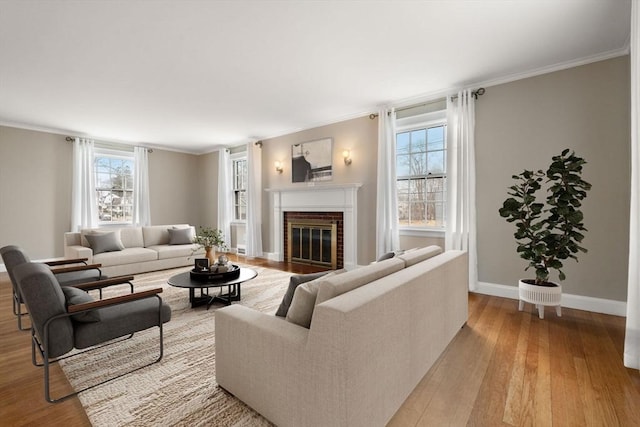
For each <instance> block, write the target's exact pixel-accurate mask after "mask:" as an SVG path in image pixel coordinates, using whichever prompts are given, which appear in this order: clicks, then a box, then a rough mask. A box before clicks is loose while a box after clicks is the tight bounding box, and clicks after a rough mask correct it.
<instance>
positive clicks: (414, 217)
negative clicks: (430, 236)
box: [410, 203, 426, 227]
mask: <svg viewBox="0 0 640 427" xmlns="http://www.w3.org/2000/svg"><path fill="white" fill-rule="evenodd" d="M410 215H411V225H414V226H422V227H424V226H425V225H426V223H425V220H424V218H425V204H424V203H412V204H411V211H410Z"/></svg>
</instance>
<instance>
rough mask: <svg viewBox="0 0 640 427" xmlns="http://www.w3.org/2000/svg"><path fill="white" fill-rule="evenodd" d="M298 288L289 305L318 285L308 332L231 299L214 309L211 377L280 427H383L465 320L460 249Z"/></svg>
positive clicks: (429, 251) (423, 252) (400, 259)
mask: <svg viewBox="0 0 640 427" xmlns="http://www.w3.org/2000/svg"><path fill="white" fill-rule="evenodd" d="M309 283H312V282H309ZM302 286H303V285H299V286H298V288H296V290H295V293H294V297H293V301H292V303H291V308H289V311H291V310H295V309H294V305H295V304H296V299H298V298H297V297H298V295H297V294H298V293H302V292H309V291H310V290H311V291H313V290H314V289H315V290H317V294H316V304H315V307H314V308H313V309H312V310H313V311H312V313H311V323H310V327H309V328H308V329H307V328H305V327H303V326H300V325H299V324H296V323H294V322H292V321H291V320H292V319H289V321H288V320H287V319H285V318H282V317H277V316H274V315H269V314H265V313H261V312H258V311H255V310H252V309H249V308H247V307H244V306H242V305H240V304H237V305H232V306H229V307H225V308H222V309H220V310H218V311H217V312H216V316H215V323H216V325H215V329H216V380H217V382H218V384H219V385H220V386H221V387H223V388H224V389H225V390H227V391H229V392H230V393H232V394H234V395H235V396H236V397H238V398H239V399H240V400H242V401H244V402H245V403H247V404H248V405H249V406H251V407H252V408H253V409H255V410H256V411H258V412H259V413H260V414H262V415H263V416H264V417H266V418H267V419H268V420H270V421H271V422H273V423H275V424H276V425H278V426H281V427H286V426H298V427H299V426H314V427H316V426H349V427H355V426H367V427H370V426H384V425H385V424H386V423H387V422H388V421H389V420H390V419H391V417H392V416H393V415H394V413H395V412H396V411H397V410H398V408H399V407H400V406H401V405H402V403H403V402H404V401H405V400H406V398H407V397H408V396H409V394H410V393H411V392H412V390H413V389H414V388H415V387H416V385H417V384H418V382H419V381H420V380H421V379H422V378H423V377H424V375H425V374H426V373H427V371H428V370H429V369H430V368H431V366H432V365H433V364H434V362H435V361H436V359H437V358H438V357H439V356H440V355H441V354H442V352H443V351H444V349H445V348H446V347H447V345H448V344H449V342H451V340H452V339H453V338H454V336H455V335H456V333H457V332H458V331H459V330H460V328H461V327H462V326H463V325H464V324H465V322H466V320H467V313H468V300H467V293H468V260H467V254H466V252H462V251H447V252H445V253H441V250H440V248H436V247H429V248H422V249H418V250H415V251H412V252H409V253H406V254H404V255H399V256H396V257H394V258H391V259H388V260H385V261H381V262H378V263H374V264H371V265H368V266H365V267H360V268H357V269H355V270H351V271H348V272H345V273H341V274H336V275H332V276H329V277H325V278H320V279H316V280H314V284H312V285H310V286H306V288H305V289H303V290H300V289H302ZM287 316H288V317H290V312H289V314H287Z"/></svg>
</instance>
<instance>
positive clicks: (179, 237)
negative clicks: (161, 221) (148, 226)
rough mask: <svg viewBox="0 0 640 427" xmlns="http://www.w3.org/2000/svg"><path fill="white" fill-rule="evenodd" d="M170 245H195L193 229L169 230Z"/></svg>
mask: <svg viewBox="0 0 640 427" xmlns="http://www.w3.org/2000/svg"><path fill="white" fill-rule="evenodd" d="M167 231H168V232H169V244H170V245H188V244H190V243H193V238H194V237H195V236H194V235H193V228H191V227H189V228H175V227H174V228H168V229H167Z"/></svg>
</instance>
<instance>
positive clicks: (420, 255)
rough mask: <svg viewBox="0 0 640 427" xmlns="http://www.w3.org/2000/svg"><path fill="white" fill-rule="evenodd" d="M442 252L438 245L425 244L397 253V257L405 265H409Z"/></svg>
mask: <svg viewBox="0 0 640 427" xmlns="http://www.w3.org/2000/svg"><path fill="white" fill-rule="evenodd" d="M441 253H442V248H441V247H440V246H435V245H433V246H426V247H424V248H420V249H414V250H411V251H406V252H405V253H403V254H402V255H398V258H399V259H401V260H403V261H404V263H405V267H411V266H412V265H415V264H417V263H419V262H422V261H424V260H426V259H429V258H431V257H434V256H436V255H439V254H441Z"/></svg>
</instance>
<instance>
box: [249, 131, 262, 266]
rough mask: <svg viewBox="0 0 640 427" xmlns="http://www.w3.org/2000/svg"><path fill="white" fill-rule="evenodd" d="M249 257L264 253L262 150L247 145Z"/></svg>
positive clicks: (259, 255) (252, 144) (253, 145)
mask: <svg viewBox="0 0 640 427" xmlns="http://www.w3.org/2000/svg"><path fill="white" fill-rule="evenodd" d="M247 169H248V170H247V172H248V173H247V175H248V176H247V256H249V257H261V256H262V255H263V252H262V148H261V147H260V145H256V144H254V143H252V142H250V143H249V144H247Z"/></svg>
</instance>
